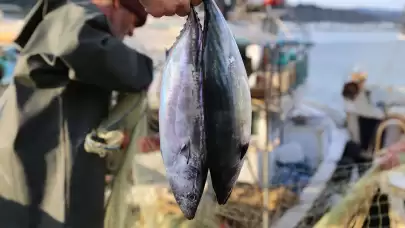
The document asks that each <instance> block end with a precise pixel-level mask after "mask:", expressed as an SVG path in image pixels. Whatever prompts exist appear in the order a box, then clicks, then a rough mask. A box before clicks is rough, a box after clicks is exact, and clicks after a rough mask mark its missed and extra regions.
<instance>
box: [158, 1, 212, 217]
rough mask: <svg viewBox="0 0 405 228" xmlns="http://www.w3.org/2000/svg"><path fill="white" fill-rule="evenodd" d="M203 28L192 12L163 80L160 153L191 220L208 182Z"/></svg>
mask: <svg viewBox="0 0 405 228" xmlns="http://www.w3.org/2000/svg"><path fill="white" fill-rule="evenodd" d="M201 38H202V28H201V24H200V22H199V19H198V17H197V14H196V12H195V11H194V9H193V10H192V12H191V13H190V15H189V16H188V18H187V22H186V24H185V25H184V28H183V30H182V31H181V32H180V35H179V37H178V38H177V40H176V42H175V44H174V45H173V47H172V48H171V50H170V53H169V56H168V60H167V62H166V66H165V69H164V72H163V75H162V87H161V98H160V109H159V124H160V126H159V128H160V129H159V130H160V148H161V152H162V156H163V162H164V165H165V168H166V175H167V178H168V179H169V182H170V186H171V188H172V191H173V194H174V197H175V199H176V201H177V203H178V204H179V206H180V209H181V210H182V212H183V214H184V215H185V217H186V218H188V219H193V218H194V216H195V213H196V211H197V208H198V205H199V202H200V200H201V196H202V194H203V190H204V185H205V181H206V179H207V174H208V167H207V164H206V159H207V155H206V147H205V133H204V112H203V100H202V99H203V97H202V68H201V62H200V59H201V56H200V49H201Z"/></svg>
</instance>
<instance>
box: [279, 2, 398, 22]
mask: <svg viewBox="0 0 405 228" xmlns="http://www.w3.org/2000/svg"><path fill="white" fill-rule="evenodd" d="M290 10H291V12H292V13H291V14H288V15H286V16H284V18H283V19H284V20H288V21H290V20H299V21H301V22H317V21H328V22H339V23H362V22H394V23H400V22H401V21H402V12H401V11H399V10H398V11H394V10H384V9H367V8H359V9H333V8H321V7H319V6H316V5H309V4H305V5H304V4H299V5H297V6H294V7H291V8H290Z"/></svg>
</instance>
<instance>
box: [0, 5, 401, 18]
mask: <svg viewBox="0 0 405 228" xmlns="http://www.w3.org/2000/svg"><path fill="white" fill-rule="evenodd" d="M73 1H80V2H83V1H82V0H73ZM35 2H36V0H0V4H14V5H18V6H20V7H21V8H23V9H25V11H27V10H29V9H30V8H31V7H32V6H33V5H34V4H35ZM259 8H262V9H263V7H259ZM0 9H1V6H0ZM289 10H290V11H291V13H290V14H288V15H286V16H284V17H283V19H284V20H287V21H297V20H298V21H301V22H320V21H322V22H339V23H363V22H393V23H401V22H402V21H403V18H402V11H400V10H397V11H394V10H384V9H369V8H357V9H334V8H325V7H319V6H316V5H312V4H298V5H296V6H291V7H289Z"/></svg>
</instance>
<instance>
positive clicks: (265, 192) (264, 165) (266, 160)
mask: <svg viewBox="0 0 405 228" xmlns="http://www.w3.org/2000/svg"><path fill="white" fill-rule="evenodd" d="M265 51H266V52H267V56H269V54H270V50H267V49H265ZM270 61H271V60H269V59H267V63H265V64H264V69H265V78H264V82H265V86H264V103H265V110H264V120H265V121H264V122H265V123H266V124H265V130H264V132H263V138H262V140H263V142H264V144H263V147H262V153H263V160H262V170H261V172H262V177H263V180H262V194H263V214H262V217H263V223H262V225H263V228H269V211H268V204H269V191H268V184H269V183H268V182H269V151H268V145H269V135H268V134H269V129H270V123H269V121H268V117H269V115H268V112H269V96H270V94H271V91H270V89H271V86H269V85H271V83H270V82H271V81H269V80H271V72H270V70H272V68H273V67H272V66H271V65H270V63H269V62H270Z"/></svg>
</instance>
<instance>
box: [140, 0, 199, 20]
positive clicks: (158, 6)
mask: <svg viewBox="0 0 405 228" xmlns="http://www.w3.org/2000/svg"><path fill="white" fill-rule="evenodd" d="M140 2H141V4H142V5H143V6H144V7H145V10H146V12H148V13H149V14H151V15H152V16H154V17H162V16H173V15H175V14H177V15H179V16H181V17H183V16H186V15H187V14H188V13H189V12H190V6H197V5H199V4H200V3H201V2H202V0H140Z"/></svg>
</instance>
